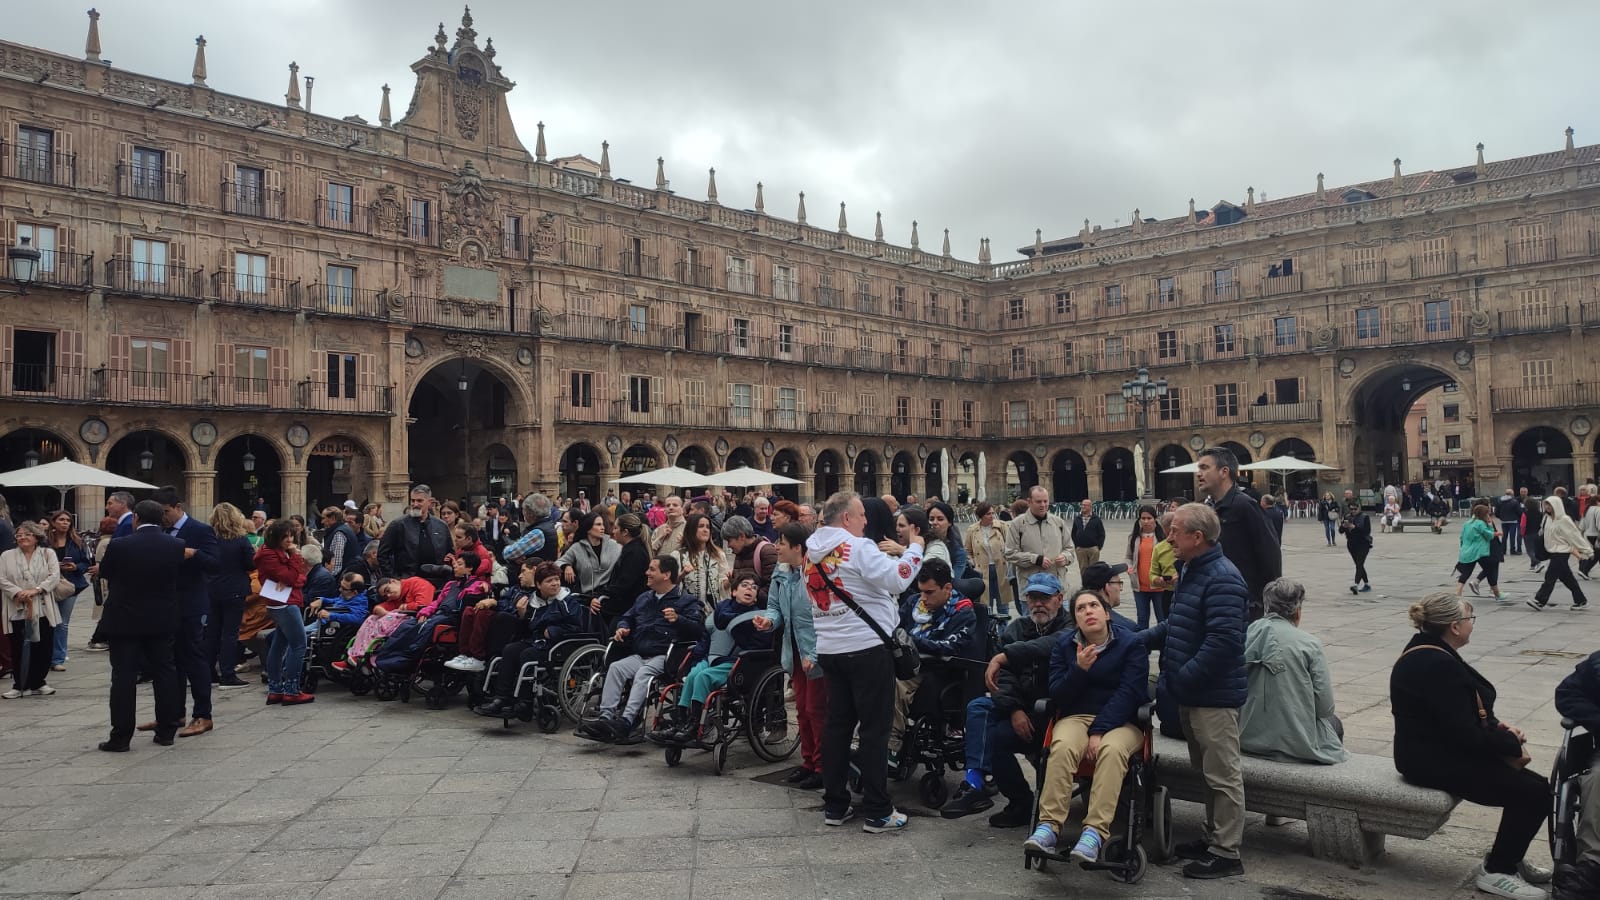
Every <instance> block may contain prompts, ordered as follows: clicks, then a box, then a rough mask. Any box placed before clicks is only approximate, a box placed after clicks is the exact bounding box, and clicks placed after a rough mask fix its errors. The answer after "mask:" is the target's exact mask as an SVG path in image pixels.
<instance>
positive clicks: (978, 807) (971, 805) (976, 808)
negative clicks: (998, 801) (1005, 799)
mask: <svg viewBox="0 0 1600 900" xmlns="http://www.w3.org/2000/svg"><path fill="white" fill-rule="evenodd" d="M993 806H994V801H993V800H990V799H989V798H988V797H987V796H985V794H984V792H983V788H975V787H973V786H972V785H970V784H967V783H966V782H965V781H963V782H961V786H960V787H958V788H956V793H955V796H954V797H951V798H950V799H949V801H947V802H946V803H945V805H944V806H942V807H940V808H939V815H941V816H943V817H945V818H946V819H959V818H961V817H962V816H970V815H972V814H973V813H981V812H983V811H984V810H986V809H991V808H993Z"/></svg>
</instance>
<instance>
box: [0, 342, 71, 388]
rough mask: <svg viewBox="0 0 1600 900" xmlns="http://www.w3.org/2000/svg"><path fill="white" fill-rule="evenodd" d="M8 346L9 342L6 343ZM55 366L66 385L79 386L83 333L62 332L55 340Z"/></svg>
mask: <svg viewBox="0 0 1600 900" xmlns="http://www.w3.org/2000/svg"><path fill="white" fill-rule="evenodd" d="M8 346H9V342H8ZM56 356H57V365H59V366H60V368H61V373H62V377H63V379H65V380H67V383H68V384H74V385H76V384H81V383H82V382H81V379H82V378H83V332H81V331H62V332H60V333H59V335H58V336H57V338H56Z"/></svg>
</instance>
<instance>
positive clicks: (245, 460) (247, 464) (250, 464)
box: [239, 438, 256, 472]
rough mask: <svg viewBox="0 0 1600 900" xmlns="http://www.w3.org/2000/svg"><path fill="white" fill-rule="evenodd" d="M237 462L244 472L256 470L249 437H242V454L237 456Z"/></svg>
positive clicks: (254, 456)
mask: <svg viewBox="0 0 1600 900" xmlns="http://www.w3.org/2000/svg"><path fill="white" fill-rule="evenodd" d="M239 463H240V465H242V466H244V470H245V471H246V472H254V471H255V470H256V455H255V454H254V453H251V452H250V439H249V438H245V439H244V455H243V456H241V457H239Z"/></svg>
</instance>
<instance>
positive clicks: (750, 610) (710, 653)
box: [650, 569, 772, 744]
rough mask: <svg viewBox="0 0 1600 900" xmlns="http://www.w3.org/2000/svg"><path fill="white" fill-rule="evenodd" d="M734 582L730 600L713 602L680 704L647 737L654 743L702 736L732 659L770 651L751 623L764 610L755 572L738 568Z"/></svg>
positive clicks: (767, 641)
mask: <svg viewBox="0 0 1600 900" xmlns="http://www.w3.org/2000/svg"><path fill="white" fill-rule="evenodd" d="M733 582H734V584H733V596H732V597H730V598H728V599H727V600H724V601H722V602H721V603H719V604H717V608H716V612H714V613H713V614H712V619H711V622H712V629H711V630H710V631H707V632H706V634H705V637H702V638H701V639H700V644H699V646H697V647H695V650H694V655H695V657H696V658H697V659H698V660H699V661H698V662H696V663H695V664H694V668H692V669H690V670H689V674H688V675H686V676H684V679H683V687H682V688H681V689H680V690H679V691H678V705H677V706H676V707H674V708H672V709H670V710H668V711H667V714H666V715H665V716H663V717H662V719H661V724H660V725H659V726H658V727H657V728H656V730H655V731H654V732H652V733H651V735H650V739H651V740H653V741H656V742H657V743H673V744H687V743H689V742H691V741H693V740H695V739H696V738H698V737H700V736H701V734H702V732H701V722H700V719H701V717H702V713H703V712H704V709H705V702H706V698H707V697H709V696H711V692H712V691H714V690H716V689H717V688H720V687H722V686H723V685H724V684H727V683H728V675H729V674H730V673H732V672H733V662H734V660H735V659H737V658H739V657H740V656H743V655H744V654H746V653H750V652H753V651H759V650H771V649H772V638H771V637H769V636H768V635H765V634H763V633H761V631H759V630H758V629H757V628H756V625H755V620H756V619H757V618H759V617H760V615H761V613H762V612H763V611H764V609H759V608H757V607H756V574H755V573H754V572H752V571H750V570H748V569H741V570H739V571H738V572H736V573H734V575H733Z"/></svg>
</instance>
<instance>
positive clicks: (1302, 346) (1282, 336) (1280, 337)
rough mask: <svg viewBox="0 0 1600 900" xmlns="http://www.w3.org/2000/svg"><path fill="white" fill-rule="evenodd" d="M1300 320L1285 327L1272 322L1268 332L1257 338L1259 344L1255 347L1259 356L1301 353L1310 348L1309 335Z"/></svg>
mask: <svg viewBox="0 0 1600 900" xmlns="http://www.w3.org/2000/svg"><path fill="white" fill-rule="evenodd" d="M1300 324H1301V323H1300V322H1299V321H1295V322H1293V324H1290V325H1288V326H1286V327H1284V328H1281V329H1280V328H1279V327H1278V326H1277V323H1272V327H1271V328H1269V329H1268V330H1267V332H1266V334H1263V335H1262V336H1261V337H1259V338H1257V339H1256V342H1257V344H1258V346H1257V347H1256V348H1255V351H1256V355H1257V356H1281V355H1283V354H1285V353H1301V352H1303V351H1305V350H1307V349H1309V343H1308V342H1307V339H1306V338H1307V335H1306V333H1305V331H1304V329H1302V328H1301V327H1300Z"/></svg>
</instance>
